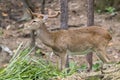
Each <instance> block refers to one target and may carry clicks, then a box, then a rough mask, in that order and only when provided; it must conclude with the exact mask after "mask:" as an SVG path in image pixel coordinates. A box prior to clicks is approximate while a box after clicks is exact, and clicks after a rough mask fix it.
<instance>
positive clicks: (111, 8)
mask: <svg viewBox="0 0 120 80" xmlns="http://www.w3.org/2000/svg"><path fill="white" fill-rule="evenodd" d="M105 10H106V12H108V13H114V12H115V8H114V7H107V8H105Z"/></svg>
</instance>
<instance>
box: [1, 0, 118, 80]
mask: <svg viewBox="0 0 120 80" xmlns="http://www.w3.org/2000/svg"><path fill="white" fill-rule="evenodd" d="M51 1H53V2H51ZM33 3H34V4H35V5H36V12H38V11H40V9H37V8H40V4H39V3H38V0H36V1H34V0H33ZM58 4H59V0H48V1H47V4H46V8H50V9H52V10H53V13H54V10H59V9H60V6H59V5H58ZM86 8H87V0H69V22H68V24H69V25H79V26H80V27H86V23H87V9H86ZM23 12H24V11H23V6H22V3H21V2H20V1H19V0H1V1H0V27H1V29H0V44H1V45H5V46H7V47H8V48H10V49H11V50H12V51H15V50H16V49H17V47H18V46H19V44H20V43H21V42H23V43H24V44H26V43H30V36H29V34H30V32H29V31H27V30H24V25H25V24H26V23H27V22H23V23H17V22H16V21H17V20H19V19H21V17H22V16H23V14H24V13H23ZM115 13H116V15H113V14H110V13H102V14H100V13H95V25H100V26H101V27H103V28H106V29H108V30H109V31H110V32H111V35H112V40H111V42H110V45H109V46H108V49H107V52H108V55H109V57H110V59H111V61H113V62H115V63H117V62H119V61H120V58H119V57H120V27H119V26H120V22H119V21H120V12H119V11H118V12H115ZM46 25H47V26H48V29H55V28H59V26H60V16H59V17H58V18H52V19H48V20H47V22H46ZM37 44H38V45H40V46H41V45H42V46H43V44H42V43H40V42H39V41H38V42H37ZM43 47H45V46H43ZM48 53H50V52H49V51H48ZM6 54H7V53H5V52H2V53H0V55H1V56H0V67H3V66H4V65H5V64H7V63H8V62H9V60H10V58H11V57H10V56H9V55H6ZM3 56H4V57H3ZM70 58H71V60H72V61H75V63H77V64H78V65H81V64H83V63H86V60H85V56H70ZM54 59H55V58H54V57H53V59H52V61H54ZM93 59H94V61H96V59H97V57H96V55H94V57H93ZM86 64H87V63H86ZM119 79H120V78H119ZM119 79H118V80H119ZM73 80H75V79H73ZM76 80H79V79H76ZM106 80H107V79H106ZM111 80H112V79H111ZM113 80H114V79H113Z"/></svg>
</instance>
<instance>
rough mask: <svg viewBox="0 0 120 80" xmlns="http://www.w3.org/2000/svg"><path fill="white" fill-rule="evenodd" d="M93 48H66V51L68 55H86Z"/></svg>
mask: <svg viewBox="0 0 120 80" xmlns="http://www.w3.org/2000/svg"><path fill="white" fill-rule="evenodd" d="M92 51H93V50H92V49H90V48H89V49H85V50H80V51H70V50H67V53H68V54H70V55H86V54H88V53H90V52H92Z"/></svg>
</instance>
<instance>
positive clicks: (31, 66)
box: [0, 44, 77, 80]
mask: <svg viewBox="0 0 120 80" xmlns="http://www.w3.org/2000/svg"><path fill="white" fill-rule="evenodd" d="M22 45H23V44H21V45H20V46H19V47H18V49H17V50H16V53H15V54H14V56H13V57H12V59H11V60H10V63H9V64H8V66H7V67H6V68H4V69H1V70H0V80H54V79H55V78H57V77H66V76H69V75H71V74H73V73H75V72H76V70H77V67H76V65H75V64H71V65H70V71H69V73H67V69H65V70H63V71H59V70H58V68H57V67H56V66H55V65H54V64H52V63H51V62H48V61H46V60H44V59H41V58H39V59H36V58H35V59H34V58H32V57H30V54H31V51H32V50H30V49H28V48H26V47H24V48H23V49H21V48H22Z"/></svg>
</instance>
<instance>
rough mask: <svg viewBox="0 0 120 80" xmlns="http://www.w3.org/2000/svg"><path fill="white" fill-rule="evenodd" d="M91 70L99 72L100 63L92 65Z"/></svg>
mask: <svg viewBox="0 0 120 80" xmlns="http://www.w3.org/2000/svg"><path fill="white" fill-rule="evenodd" d="M92 69H93V70H94V71H98V70H100V63H95V64H93V66H92Z"/></svg>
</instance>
